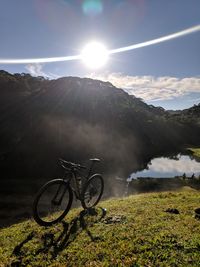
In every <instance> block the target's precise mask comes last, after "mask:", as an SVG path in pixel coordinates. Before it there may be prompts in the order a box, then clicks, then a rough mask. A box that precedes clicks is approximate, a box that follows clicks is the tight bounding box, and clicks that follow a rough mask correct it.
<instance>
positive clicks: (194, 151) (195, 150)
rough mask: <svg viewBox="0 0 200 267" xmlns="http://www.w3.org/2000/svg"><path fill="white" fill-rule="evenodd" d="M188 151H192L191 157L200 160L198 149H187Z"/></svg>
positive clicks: (199, 149)
mask: <svg viewBox="0 0 200 267" xmlns="http://www.w3.org/2000/svg"><path fill="white" fill-rule="evenodd" d="M189 150H190V151H192V153H193V156H195V157H197V158H199V159H200V148H189Z"/></svg>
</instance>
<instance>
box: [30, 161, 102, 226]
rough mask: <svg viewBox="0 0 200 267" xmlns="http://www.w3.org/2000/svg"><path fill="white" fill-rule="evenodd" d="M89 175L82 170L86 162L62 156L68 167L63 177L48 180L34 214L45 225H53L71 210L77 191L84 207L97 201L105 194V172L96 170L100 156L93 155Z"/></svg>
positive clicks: (40, 191) (37, 199)
mask: <svg viewBox="0 0 200 267" xmlns="http://www.w3.org/2000/svg"><path fill="white" fill-rule="evenodd" d="M90 161H91V162H92V163H91V166H90V169H89V172H88V175H87V176H84V175H83V174H82V172H81V171H82V170H83V169H86V167H85V166H83V165H81V164H77V163H72V162H68V161H66V160H64V159H59V163H60V165H61V166H62V167H63V169H64V176H63V178H62V179H54V180H51V181H49V182H47V183H46V184H44V185H43V186H42V187H41V188H40V190H39V191H38V193H37V194H36V197H35V199H34V202H33V218H34V220H35V221H36V222H37V223H38V224H39V225H41V226H50V225H52V224H54V223H57V222H59V221H61V220H62V219H63V218H64V217H65V216H66V215H67V213H68V212H69V210H70V208H71V205H72V202H73V195H75V197H76V199H78V200H80V202H81V205H82V207H83V208H84V209H89V208H92V207H94V206H95V205H97V203H98V202H99V200H100V199H101V197H102V194H103V189H104V181H103V178H102V176H101V174H93V175H91V173H92V169H93V166H94V164H95V163H96V162H99V161H100V160H99V159H90Z"/></svg>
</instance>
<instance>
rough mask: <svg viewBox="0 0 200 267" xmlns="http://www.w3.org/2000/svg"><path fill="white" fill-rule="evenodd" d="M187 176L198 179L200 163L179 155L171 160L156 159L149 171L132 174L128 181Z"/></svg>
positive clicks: (150, 165)
mask: <svg viewBox="0 0 200 267" xmlns="http://www.w3.org/2000/svg"><path fill="white" fill-rule="evenodd" d="M183 173H185V174H186V176H187V177H190V176H192V175H193V174H194V175H195V176H196V177H198V176H199V175H200V163H199V162H197V161H196V160H195V159H194V158H192V157H191V156H186V155H181V154H179V155H177V156H174V157H170V158H165V157H161V158H155V159H153V160H152V161H151V163H150V164H149V165H148V169H145V170H143V171H139V172H136V173H132V174H131V175H130V176H129V177H128V179H127V181H131V180H132V179H136V178H138V177H155V178H170V177H174V176H180V175H183Z"/></svg>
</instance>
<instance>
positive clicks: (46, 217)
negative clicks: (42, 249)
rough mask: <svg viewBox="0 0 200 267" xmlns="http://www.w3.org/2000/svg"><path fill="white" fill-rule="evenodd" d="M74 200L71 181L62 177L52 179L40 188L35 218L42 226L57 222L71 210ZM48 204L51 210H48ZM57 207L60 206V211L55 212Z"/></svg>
mask: <svg viewBox="0 0 200 267" xmlns="http://www.w3.org/2000/svg"><path fill="white" fill-rule="evenodd" d="M58 198H60V199H58ZM72 201H73V192H72V189H71V187H70V185H69V183H68V182H66V181H64V180H62V179H54V180H51V181H49V182H47V183H46V184H44V185H43V186H42V187H41V188H40V190H39V191H38V193H37V195H36V197H35V200H34V202H33V218H34V220H35V221H36V222H37V223H38V224H39V225H41V226H50V225H52V224H54V223H57V222H59V221H61V220H62V219H63V218H64V217H65V216H66V214H67V213H68V212H69V210H70V208H71V205H72ZM48 206H50V210H49V211H47V209H48ZM58 206H59V207H58ZM55 207H57V208H60V211H57V213H55V210H54V208H55ZM52 214H53V215H52Z"/></svg>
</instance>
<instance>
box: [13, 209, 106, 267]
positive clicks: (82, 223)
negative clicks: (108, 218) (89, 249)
mask: <svg viewBox="0 0 200 267" xmlns="http://www.w3.org/2000/svg"><path fill="white" fill-rule="evenodd" d="M105 215H106V209H104V208H100V207H98V208H91V209H88V210H82V211H81V212H80V213H79V214H78V215H77V216H76V217H75V218H74V219H72V220H71V221H70V222H69V223H67V222H65V221H62V222H61V223H60V225H59V228H61V229H62V230H61V231H60V232H59V233H58V232H56V231H55V227H54V226H51V227H48V228H46V229H47V230H46V229H45V233H43V234H42V235H41V236H40V237H39V238H38V233H37V232H36V231H32V232H31V233H30V234H29V235H28V236H27V237H26V238H25V239H24V240H23V241H22V242H21V243H20V244H18V245H17V246H16V247H15V248H14V250H13V253H12V255H11V256H15V257H17V260H15V261H14V262H12V264H11V266H12V267H17V266H22V261H23V258H24V257H25V256H26V254H27V251H26V250H25V249H23V248H24V245H27V243H28V242H35V241H36V240H37V242H39V243H40V244H38V245H39V248H37V249H36V250H35V251H34V255H35V256H37V255H39V254H43V253H44V254H46V253H48V252H49V253H50V255H51V256H50V257H51V259H55V258H56V257H57V255H58V254H59V253H60V252H61V251H62V250H64V249H65V248H67V247H68V245H69V244H70V243H72V242H73V241H74V240H75V239H76V238H77V236H78V235H79V234H80V233H81V232H82V231H85V232H86V233H87V235H88V236H89V237H90V239H91V241H92V242H95V241H98V240H101V237H100V236H94V235H93V234H92V233H91V231H90V230H89V227H91V226H93V225H94V224H95V223H98V222H100V221H101V220H102V219H103V218H104V217H105ZM52 229H53V230H54V232H52ZM41 243H42V246H41ZM28 263H29V264H30V262H26V264H28ZM23 264H24V261H23Z"/></svg>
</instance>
